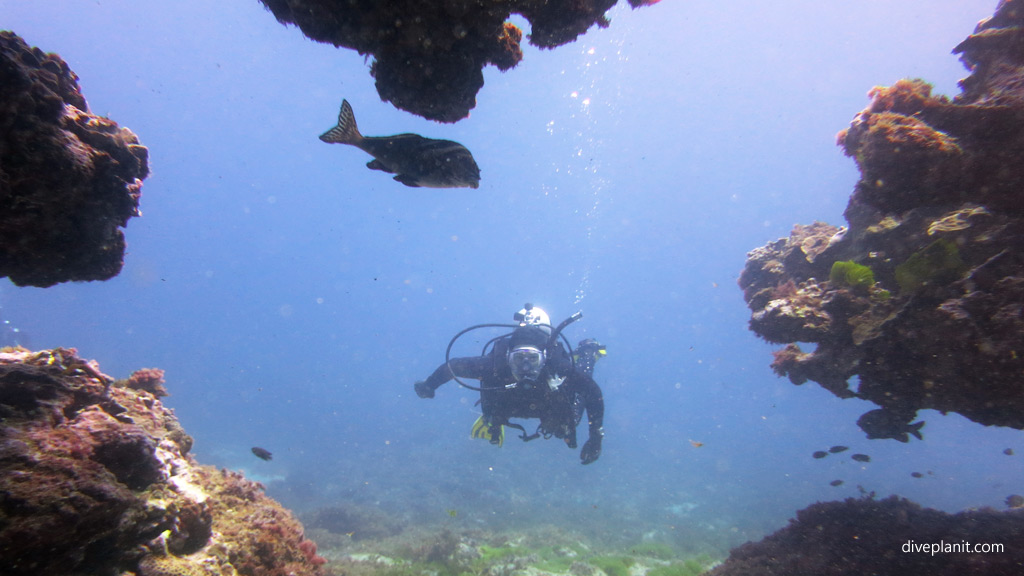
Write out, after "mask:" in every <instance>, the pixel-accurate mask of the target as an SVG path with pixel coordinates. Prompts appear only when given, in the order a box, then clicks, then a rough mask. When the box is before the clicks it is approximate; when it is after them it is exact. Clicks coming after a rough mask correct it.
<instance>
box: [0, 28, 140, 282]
mask: <svg viewBox="0 0 1024 576" xmlns="http://www.w3.org/2000/svg"><path fill="white" fill-rule="evenodd" d="M148 160H149V152H148V150H147V149H146V148H145V147H144V146H141V145H140V144H139V140H138V138H136V137H135V134H132V132H131V131H130V130H128V129H127V128H120V127H118V125H117V123H116V122H114V121H112V120H110V119H108V118H102V117H100V116H95V115H93V114H90V113H89V107H88V105H87V104H86V102H85V98H84V97H83V96H82V93H81V92H80V91H79V88H78V77H77V76H76V75H75V73H74V72H72V71H71V70H70V69H69V68H68V65H67V64H66V63H65V62H64V61H63V60H61V58H60V57H59V56H57V55H56V54H47V53H44V52H43V51H42V50H40V49H38V48H30V47H29V46H28V45H27V44H26V43H25V42H24V40H22V39H21V38H19V37H18V36H17V35H15V34H13V33H11V32H0V278H2V277H4V276H7V277H10V279H11V281H12V282H14V283H15V284H17V285H19V286H40V287H46V286H52V285H53V284H56V283H58V282H67V281H69V280H106V279H108V278H111V277H113V276H116V275H117V274H118V273H119V272H120V271H121V266H122V265H123V263H124V249H125V241H124V234H123V233H122V231H121V228H123V227H124V226H125V225H126V224H127V223H128V219H129V218H131V217H133V216H139V196H140V195H141V189H142V180H143V179H144V178H145V177H146V176H147V175H148V174H149V167H148Z"/></svg>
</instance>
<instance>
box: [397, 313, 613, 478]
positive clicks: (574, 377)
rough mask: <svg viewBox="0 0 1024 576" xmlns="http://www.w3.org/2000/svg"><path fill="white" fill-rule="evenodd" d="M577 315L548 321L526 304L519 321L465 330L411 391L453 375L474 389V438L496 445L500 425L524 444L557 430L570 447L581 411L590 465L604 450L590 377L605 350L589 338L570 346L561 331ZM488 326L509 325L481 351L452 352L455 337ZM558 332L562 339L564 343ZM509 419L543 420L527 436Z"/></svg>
mask: <svg viewBox="0 0 1024 576" xmlns="http://www.w3.org/2000/svg"><path fill="white" fill-rule="evenodd" d="M581 317H582V314H581V313H579V312H577V313H576V314H573V315H572V316H570V317H569V318H567V319H566V320H565V321H564V322H562V323H561V324H559V325H558V326H556V327H552V326H551V324H550V320H549V318H548V315H547V314H546V313H545V312H544V310H542V309H540V308H538V307H536V306H533V305H531V304H526V305H525V306H524V307H523V309H522V310H520V311H519V312H517V313H516V314H515V315H514V316H513V318H514V319H515V320H516V321H517V322H518V324H517V325H512V324H479V325H476V326H471V327H469V328H466V329H465V330H463V331H462V332H459V333H458V334H456V335H455V337H454V338H452V340H451V342H449V343H448V350H447V351H446V352H445V363H444V364H442V365H441V366H439V367H438V368H437V370H434V373H433V374H431V375H430V377H429V378H427V379H426V380H422V381H419V382H416V384H415V385H414V389H415V390H416V394H417V395H418V396H419V397H420V398H433V397H434V392H435V391H436V390H437V389H438V387H440V386H441V385H442V384H444V383H445V382H448V381H449V380H452V379H454V380H455V381H456V382H458V383H459V384H461V385H462V386H464V387H466V388H469V389H471V390H476V391H479V392H480V401H479V405H480V408H481V410H482V412H483V415H482V416H480V418H478V419H477V421H476V423H475V424H473V432H472V436H473V438H483V439H486V440H488V441H490V442H491V444H496V445H499V446H500V445H501V444H503V443H504V441H505V430H504V427H506V426H508V427H509V428H514V429H517V430H519V431H520V432H522V434H521V435H520V438H521V439H522V440H523V441H524V442H526V441H530V440H533V439H535V438H538V437H541V436H543V437H544V438H545V439H547V438H550V437H552V436H554V437H556V438H560V439H562V440H563V441H565V444H566V445H567V446H568V447H569V448H570V449H575V448H576V446H577V444H576V427H577V426H578V425H579V423H580V421H581V420H582V419H583V412H584V411H586V413H587V422H588V432H589V437H588V439H587V441H586V442H585V443H584V444H583V449H582V450H581V451H580V460H581V461H582V463H583V464H590V463H592V462H594V461H595V460H597V459H598V458H599V457H600V456H601V440H602V438H603V437H604V428H603V422H604V398H603V396H602V394H601V388H600V386H598V385H597V383H596V382H594V378H593V371H594V364H595V363H596V362H597V359H598V358H600V357H601V356H604V354H605V348H604V346H601V345H600V344H598V343H597V341H596V340H592V339H589V338H588V339H586V340H583V341H582V342H580V344H579V346H577V348H576V350H575V351H573V350H572V347H571V346H569V343H568V340H566V339H565V337H564V336H562V330H563V329H564V328H565V327H566V326H568V325H569V324H571V323H573V322H575V321H576V320H579V319H580V318H581ZM493 327H500V328H513V330H512V332H511V333H509V334H505V335H502V336H498V337H497V338H494V339H492V340H491V341H489V342H488V343H487V344H485V345H484V349H483V353H482V354H481V355H480V356H471V357H464V358H451V350H452V346H453V345H454V344H455V341H456V340H458V339H459V337H460V336H462V335H463V334H465V333H467V332H470V331H472V330H476V329H477V328H493ZM559 337H561V338H562V340H563V341H565V347H563V346H562V342H559V340H558V339H559ZM566 348H568V351H567V350H566ZM460 377H461V378H472V379H475V380H479V381H480V386H479V387H474V386H470V385H469V384H466V383H465V382H463V381H462V380H460ZM511 418H538V419H540V424H539V425H538V426H537V430H536V431H535V432H534V433H533V434H527V433H526V430H525V429H524V428H523V426H522V425H521V424H515V423H511V422H509V420H510V419H511Z"/></svg>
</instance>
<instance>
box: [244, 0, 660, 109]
mask: <svg viewBox="0 0 1024 576" xmlns="http://www.w3.org/2000/svg"><path fill="white" fill-rule="evenodd" d="M260 1H261V2H262V3H263V4H264V5H265V6H266V7H267V9H269V10H270V11H271V12H272V13H273V14H274V16H275V17H276V18H277V20H278V21H279V22H281V23H282V24H295V25H296V26H298V27H299V29H300V30H302V32H303V33H304V34H305V35H306V36H307V37H309V38H311V39H313V40H316V41H317V42H324V43H327V44H333V45H334V46H336V47H342V48H350V49H352V50H356V51H358V52H359V53H360V54H368V55H373V59H374V60H373V66H372V68H371V69H370V74H371V75H372V76H373V77H374V79H375V80H376V85H377V92H378V93H379V94H380V97H381V99H382V100H384V101H386V102H391V103H392V104H394V105H395V106H397V107H398V108H401V109H403V110H407V111H409V112H412V113H413V114H417V115H419V116H422V117H424V118H428V119H431V120H439V121H442V122H455V121H458V120H461V119H462V118H465V117H466V116H468V115H469V111H470V110H471V109H472V108H473V107H474V106H476V93H477V92H479V91H480V88H481V87H483V85H484V76H483V68H484V66H487V65H488V64H491V65H494V66H496V67H497V68H498V69H499V70H501V71H506V70H509V69H510V68H512V67H514V66H515V65H516V64H518V63H519V61H520V60H522V58H523V52H522V49H521V48H520V44H519V43H520V41H521V40H522V37H523V32H522V30H520V29H519V27H517V26H516V25H514V24H512V23H510V22H508V21H507V20H508V19H509V17H510V16H511V15H512V14H520V15H522V16H523V17H525V18H526V19H527V20H529V21H530V27H531V32H530V43H531V44H533V45H534V46H539V47H541V48H555V47H557V46H561V45H562V44H566V43H568V42H572V41H573V40H575V39H576V38H577V37H579V36H580V35H581V34H583V33H584V32H586V31H587V30H588V29H589V28H590V27H591V26H594V25H595V24H596V25H598V26H601V27H607V26H608V19H607V18H605V16H604V14H605V12H607V11H608V10H609V9H611V7H612V6H614V5H615V3H616V2H617V1H618V0H488V1H487V2H477V1H475V0H392V1H389V2H376V1H373V0H355V1H351V2H336V1H334V0H260ZM656 1H657V0H653V1H652V0H629V3H630V4H631V5H632V6H633V7H634V8H636V7H638V6H642V5H645V4H653V3H655V2H656Z"/></svg>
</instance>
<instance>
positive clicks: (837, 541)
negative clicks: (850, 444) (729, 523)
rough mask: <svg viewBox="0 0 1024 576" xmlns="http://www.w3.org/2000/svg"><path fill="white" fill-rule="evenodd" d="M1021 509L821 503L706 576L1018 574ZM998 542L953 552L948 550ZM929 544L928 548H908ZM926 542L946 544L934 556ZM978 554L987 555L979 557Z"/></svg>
mask: <svg viewBox="0 0 1024 576" xmlns="http://www.w3.org/2000/svg"><path fill="white" fill-rule="evenodd" d="M1022 539H1024V510H1008V511H1005V512H997V511H995V510H970V511H966V512H960V513H957V514H946V513H945V512H940V511H938V510H932V509H929V508H922V507H921V506H919V505H917V504H915V503H913V502H910V501H909V500H904V499H901V498H897V497H895V496H891V497H889V498H886V499H884V500H874V499H870V498H861V499H855V498H849V499H847V500H845V501H843V502H819V503H817V504H813V505H811V506H809V507H807V508H805V509H803V510H800V511H799V512H797V515H796V519H794V520H791V521H790V524H789V526H787V527H785V528H783V529H781V530H779V531H778V532H775V533H774V534H771V535H769V536H767V537H766V538H765V539H763V540H761V541H760V542H750V543H747V544H744V545H742V546H740V547H738V548H736V549H734V550H733V551H732V553H730V554H729V558H728V559H727V560H726V561H725V562H724V563H723V564H722V565H720V566H718V567H717V568H715V569H713V570H711V571H710V572H708V573H707V575H708V576H733V575H743V576H773V575H779V576H805V575H806V576H843V575H847V574H849V575H862V574H930V575H932V576H944V575H949V576H969V575H982V574H984V575H993V574H1006V575H1008V576H1009V575H1011V574H1021V573H1022V571H1024V550H1022V549H1021V547H1020V546H1019V545H1018V543H1019V542H1021V540H1022ZM965 543H966V544H967V545H983V546H984V545H990V544H995V545H1000V544H1001V545H1002V546H1003V548H1002V549H1001V550H998V549H974V548H972V549H970V551H966V552H965V551H954V550H956V548H952V546H953V545H956V546H962V545H964V544H965ZM915 544H916V545H918V546H921V545H928V546H929V548H928V551H923V550H922V549H921V548H920V547H913V545H915ZM932 544H941V545H950V546H951V548H948V549H946V548H945V547H944V546H943V547H942V548H939V550H941V551H940V552H938V553H936V554H934V555H933V554H932V553H931V550H932V548H931V547H930V546H931V545H932ZM982 550H991V551H987V552H983V551H982Z"/></svg>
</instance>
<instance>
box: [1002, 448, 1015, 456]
mask: <svg viewBox="0 0 1024 576" xmlns="http://www.w3.org/2000/svg"><path fill="white" fill-rule="evenodd" d="M1003 454H1006V455H1007V456H1013V448H1007V449H1006V450H1003Z"/></svg>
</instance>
